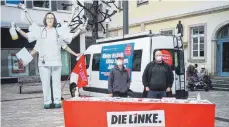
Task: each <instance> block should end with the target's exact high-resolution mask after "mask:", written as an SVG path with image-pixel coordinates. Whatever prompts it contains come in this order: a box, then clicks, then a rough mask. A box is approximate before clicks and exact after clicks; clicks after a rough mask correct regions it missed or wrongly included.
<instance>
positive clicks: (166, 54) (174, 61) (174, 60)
mask: <svg viewBox="0 0 229 127" xmlns="http://www.w3.org/2000/svg"><path fill="white" fill-rule="evenodd" d="M158 50H159V51H161V52H162V54H163V55H162V59H163V61H164V62H165V63H167V64H168V65H170V66H171V68H172V70H174V69H175V66H176V65H178V61H179V56H178V55H177V54H175V55H174V52H175V51H174V49H155V50H154V52H153V60H155V57H154V56H155V53H156V51H158Z"/></svg>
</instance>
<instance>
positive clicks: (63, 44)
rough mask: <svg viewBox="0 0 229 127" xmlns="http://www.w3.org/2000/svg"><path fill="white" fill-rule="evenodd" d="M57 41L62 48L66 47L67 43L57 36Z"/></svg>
mask: <svg viewBox="0 0 229 127" xmlns="http://www.w3.org/2000/svg"><path fill="white" fill-rule="evenodd" d="M57 41H58V43H59V44H60V45H61V47H62V48H63V49H66V48H67V47H68V45H67V44H66V43H65V42H64V41H63V40H62V38H58V39H57Z"/></svg>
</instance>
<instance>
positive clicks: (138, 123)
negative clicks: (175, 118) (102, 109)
mask: <svg viewBox="0 0 229 127" xmlns="http://www.w3.org/2000/svg"><path fill="white" fill-rule="evenodd" d="M107 123H108V127H165V113H164V110H151V111H127V112H107Z"/></svg>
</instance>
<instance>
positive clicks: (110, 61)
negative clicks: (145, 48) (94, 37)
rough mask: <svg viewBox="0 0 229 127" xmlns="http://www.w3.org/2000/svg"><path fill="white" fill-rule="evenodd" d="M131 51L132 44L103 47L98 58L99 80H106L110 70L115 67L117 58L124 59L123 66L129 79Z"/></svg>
mask: <svg viewBox="0 0 229 127" xmlns="http://www.w3.org/2000/svg"><path fill="white" fill-rule="evenodd" d="M133 51H134V43H128V44H119V45H111V46H103V48H102V52H101V57H100V72H99V79H100V80H108V76H109V74H110V69H112V68H114V66H115V65H116V58H117V57H123V58H124V66H125V68H126V69H127V71H128V73H129V75H130V77H131V72H132V59H133Z"/></svg>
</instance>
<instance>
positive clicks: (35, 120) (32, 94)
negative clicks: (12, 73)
mask: <svg viewBox="0 0 229 127" xmlns="http://www.w3.org/2000/svg"><path fill="white" fill-rule="evenodd" d="M64 83H65V82H62V84H64ZM22 91H23V94H19V88H18V86H17V85H16V84H4V85H1V126H2V127H64V116H63V110H62V109H48V110H47V109H46V110H45V109H43V105H42V102H43V96H42V88H41V85H38V86H26V87H23V89H22ZM198 92H200V94H201V98H202V99H207V100H209V101H211V102H213V103H214V104H216V120H215V123H216V124H215V125H216V127H229V106H228V105H229V100H228V98H229V92H228V91H210V92H204V91H197V92H190V93H189V94H190V97H196V95H197V93H198ZM63 97H64V98H65V99H68V98H70V95H69V90H68V83H67V84H66V85H65V87H64V90H63Z"/></svg>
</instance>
